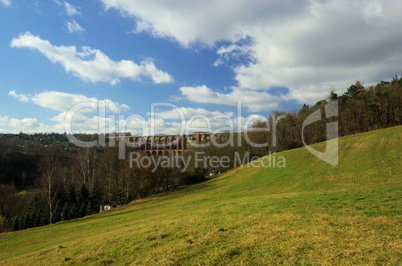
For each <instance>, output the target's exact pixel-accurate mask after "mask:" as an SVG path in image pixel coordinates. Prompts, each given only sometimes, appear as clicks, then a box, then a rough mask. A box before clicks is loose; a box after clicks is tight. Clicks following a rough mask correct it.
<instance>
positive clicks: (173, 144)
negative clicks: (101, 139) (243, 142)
mask: <svg viewBox="0 0 402 266" xmlns="http://www.w3.org/2000/svg"><path fill="white" fill-rule="evenodd" d="M221 136H222V133H218V134H210V133H199V134H197V133H196V134H189V135H163V136H143V137H134V136H124V137H115V138H114V139H115V141H116V142H117V144H118V143H119V142H121V141H125V143H126V145H128V146H129V147H132V148H134V150H136V151H139V152H143V153H144V154H146V155H157V156H169V155H173V156H174V155H183V154H184V153H186V152H187V151H190V150H192V148H194V146H197V145H199V146H201V144H206V143H207V142H209V141H211V140H212V139H213V138H220V137H221Z"/></svg>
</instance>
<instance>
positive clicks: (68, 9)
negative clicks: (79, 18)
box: [63, 1, 80, 16]
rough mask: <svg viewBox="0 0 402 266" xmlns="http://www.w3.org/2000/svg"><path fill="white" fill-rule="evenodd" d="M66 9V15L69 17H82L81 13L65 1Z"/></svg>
mask: <svg viewBox="0 0 402 266" xmlns="http://www.w3.org/2000/svg"><path fill="white" fill-rule="evenodd" d="M63 4H64V8H65V9H66V13H67V15H69V16H75V15H80V12H79V11H78V10H77V9H76V8H75V7H74V6H72V5H70V4H69V3H67V2H66V1H64V3H63Z"/></svg>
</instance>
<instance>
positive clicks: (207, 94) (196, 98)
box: [180, 85, 282, 112]
mask: <svg viewBox="0 0 402 266" xmlns="http://www.w3.org/2000/svg"><path fill="white" fill-rule="evenodd" d="M180 91H181V93H182V94H183V96H185V97H186V98H187V99H188V100H190V101H193V102H197V103H214V104H224V105H229V106H237V105H238V104H239V102H240V103H241V105H242V106H245V107H247V108H248V111H250V112H260V111H266V110H275V109H276V108H278V107H279V102H280V101H281V100H282V98H281V97H279V96H273V95H271V94H269V93H268V92H265V91H262V92H261V91H253V90H242V89H239V88H236V87H233V88H232V91H231V92H230V93H220V92H216V91H213V90H212V89H210V88H208V87H207V86H205V85H203V86H198V87H181V88H180Z"/></svg>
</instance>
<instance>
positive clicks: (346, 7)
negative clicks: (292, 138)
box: [0, 0, 402, 135]
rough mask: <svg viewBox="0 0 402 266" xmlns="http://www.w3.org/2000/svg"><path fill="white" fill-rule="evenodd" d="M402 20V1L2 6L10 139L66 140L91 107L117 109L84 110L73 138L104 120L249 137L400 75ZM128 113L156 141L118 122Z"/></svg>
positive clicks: (0, 111)
mask: <svg viewBox="0 0 402 266" xmlns="http://www.w3.org/2000/svg"><path fill="white" fill-rule="evenodd" d="M401 11H402V6H401V3H400V1H382V2H380V1H335V0H334V1H324V2H323V1H297V2H295V1H293V2H291V1H246V0H230V1H229V0H222V1H219V2H216V1H212V0H211V1H179V0H172V1H164V0H158V1H136V0H133V1H123V0H109V1H107V0H88V1H62V0H53V1H51V0H47V1H28V0H21V1H17V0H0V30H1V31H0V32H1V34H0V58H1V63H0V94H1V97H0V99H1V105H0V132H2V133H5V132H20V131H23V132H31V133H32V132H60V133H61V132H64V131H65V130H66V129H65V121H66V119H65V118H66V115H67V114H68V112H69V110H71V108H72V107H74V106H75V105H76V104H79V103H82V102H91V103H96V104H98V107H99V106H101V105H102V103H106V104H107V105H109V104H111V103H112V105H113V106H112V107H115V108H114V109H113V108H112V109H113V110H109V109H108V108H106V113H105V114H106V116H100V115H99V114H100V113H99V110H98V109H99V108H95V109H91V110H89V109H81V110H79V111H78V112H76V113H74V115H73V118H72V124H73V125H72V128H73V131H75V132H98V131H101V132H102V131H104V130H105V128H104V127H102V126H101V127H99V121H100V120H101V121H102V123H103V122H104V123H105V124H106V128H107V129H106V131H130V132H132V133H133V134H135V135H142V134H149V133H151V132H155V133H157V134H175V133H178V132H180V130H183V128H185V129H186V130H188V131H198V130H202V129H204V130H218V131H219V130H226V129H227V127H235V128H236V129H243V128H244V127H246V126H247V125H249V124H251V123H252V121H253V119H256V118H257V117H258V116H259V117H267V116H268V115H269V114H270V113H271V112H272V111H290V110H293V109H298V108H300V107H301V106H302V104H303V103H307V104H314V103H315V102H316V101H318V100H321V99H324V98H325V97H326V96H327V95H328V94H329V91H330V89H335V90H336V91H337V92H338V93H343V92H344V91H345V90H346V88H347V87H348V86H350V85H351V84H353V83H354V82H355V81H356V80H361V81H363V82H364V84H365V85H370V84H373V83H375V82H377V81H379V80H381V79H390V78H392V77H393V76H395V75H400V74H402V63H401V58H402V57H401V56H402V47H401V45H400V44H401V43H402V34H401V33H402V32H401V29H400V25H402V21H401V20H402V18H401V16H400V15H399V14H400V13H401ZM239 101H241V108H239V107H238V102H239ZM153 103H160V104H159V106H158V107H157V108H156V109H155V113H154V116H151V111H152V104H153ZM130 115H138V116H141V117H142V119H143V121H145V122H146V123H147V125H148V131H146V130H145V131H144V126H142V127H141V126H140V123H138V122H136V121H135V120H131V121H130V122H128V123H127V124H125V123H124V121H123V122H122V121H120V122H118V120H119V116H120V120H121V119H122V118H123V119H126V120H127V121H128V120H129V119H128V118H129V116H130ZM180 115H182V116H184V117H185V119H184V121H181V120H180V119H179V118H180ZM113 118H115V119H114V120H115V121H113ZM102 123H101V124H102ZM208 123H210V124H208ZM123 125H124V127H123ZM151 128H152V131H149V130H150V129H151Z"/></svg>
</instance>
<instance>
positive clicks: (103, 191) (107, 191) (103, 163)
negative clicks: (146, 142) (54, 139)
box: [0, 144, 207, 231]
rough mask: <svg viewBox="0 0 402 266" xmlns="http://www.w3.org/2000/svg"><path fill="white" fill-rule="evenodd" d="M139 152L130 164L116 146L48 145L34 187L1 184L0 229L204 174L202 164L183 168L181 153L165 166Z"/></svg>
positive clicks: (87, 210) (60, 216)
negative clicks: (74, 148) (23, 188)
mask: <svg viewBox="0 0 402 266" xmlns="http://www.w3.org/2000/svg"><path fill="white" fill-rule="evenodd" d="M129 152H130V150H128V151H127V158H129V156H130V155H129ZM137 156H138V158H141V162H138V164H133V165H130V161H129V160H128V159H127V160H119V156H118V149H117V148H106V149H99V148H97V147H93V148H82V149H79V150H78V151H77V152H76V153H75V154H73V155H70V154H69V153H68V152H67V151H66V150H65V149H64V148H63V146H61V145H57V144H53V145H51V146H49V147H48V149H46V150H45V151H44V152H43V154H41V156H40V159H39V160H38V178H37V180H36V181H35V184H36V185H35V187H34V189H33V191H32V192H26V191H24V192H18V191H17V190H16V188H15V186H12V185H2V186H1V189H0V194H1V195H0V215H1V216H2V217H3V219H4V221H3V222H2V224H3V225H2V226H1V227H2V228H3V229H2V230H3V231H7V230H10V229H12V230H22V229H27V228H31V227H36V226H42V225H46V224H49V223H55V222H59V221H65V220H69V219H74V218H79V217H83V216H85V215H88V214H91V213H96V212H99V209H100V206H103V205H105V204H112V205H122V204H127V203H129V202H130V201H132V200H135V199H140V198H145V197H149V196H151V195H154V194H157V193H161V192H166V191H170V190H173V189H176V188H178V187H181V186H186V185H191V184H195V183H199V182H202V181H204V180H205V178H206V174H207V169H205V168H202V167H199V168H196V167H193V166H188V167H186V169H183V167H184V164H183V160H184V157H183V158H175V159H172V158H171V159H169V162H168V164H169V165H168V167H166V164H165V165H162V164H160V162H157V160H156V159H155V157H154V158H153V159H151V157H148V156H145V155H144V154H138V155H137ZM165 159H166V158H165ZM138 160H140V159H138ZM144 163H145V167H144ZM16 203H18V204H16ZM0 222H1V221H0Z"/></svg>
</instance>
